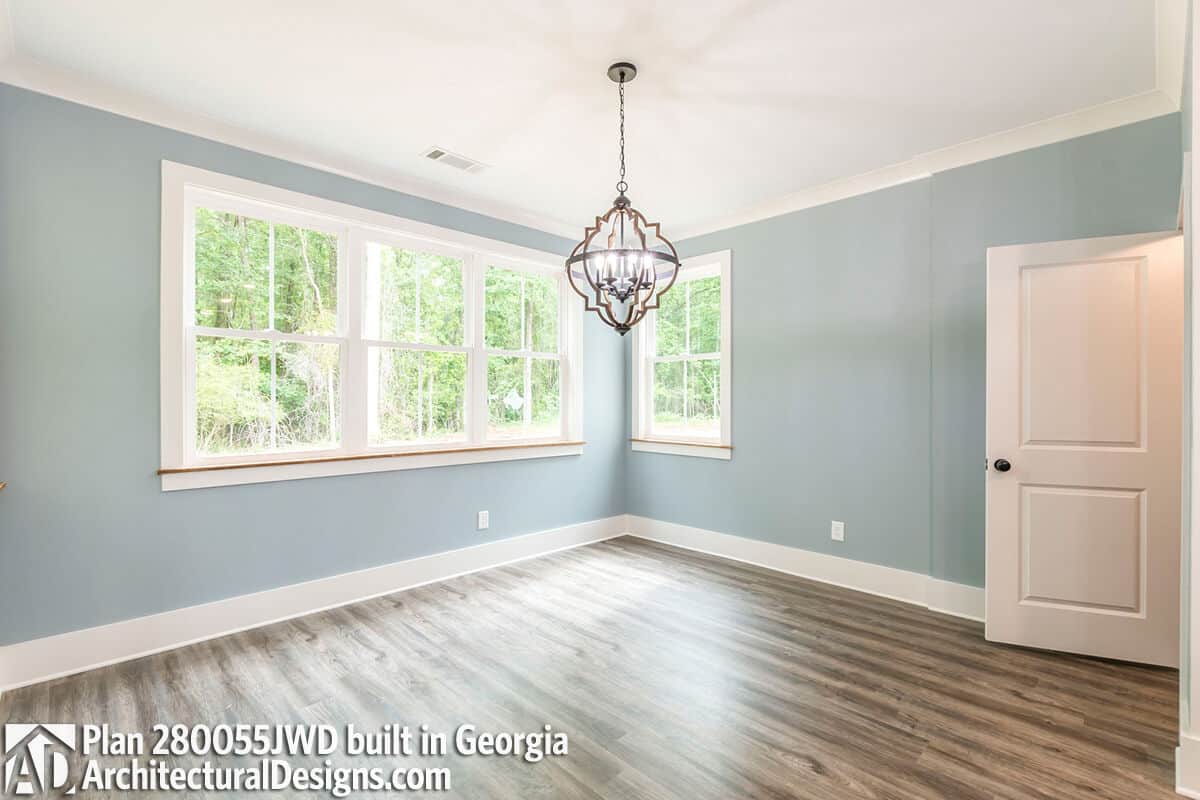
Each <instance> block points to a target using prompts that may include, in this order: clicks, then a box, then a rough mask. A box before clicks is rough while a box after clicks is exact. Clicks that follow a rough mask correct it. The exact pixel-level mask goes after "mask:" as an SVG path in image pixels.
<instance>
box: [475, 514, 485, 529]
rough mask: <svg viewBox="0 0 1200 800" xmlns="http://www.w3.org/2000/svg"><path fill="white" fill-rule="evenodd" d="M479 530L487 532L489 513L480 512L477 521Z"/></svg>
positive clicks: (476, 524)
mask: <svg viewBox="0 0 1200 800" xmlns="http://www.w3.org/2000/svg"><path fill="white" fill-rule="evenodd" d="M475 526H476V529H477V530H481V531H486V530H487V526H488V512H486V511H480V512H479V515H478V518H477V519H476V521H475Z"/></svg>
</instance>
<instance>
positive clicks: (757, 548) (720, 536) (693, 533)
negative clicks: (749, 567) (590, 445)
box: [627, 514, 984, 622]
mask: <svg viewBox="0 0 1200 800" xmlns="http://www.w3.org/2000/svg"><path fill="white" fill-rule="evenodd" d="M627 528H628V531H629V533H630V535H632V536H636V537H638V538H641V539H648V540H650V541H655V542H661V543H663V544H669V545H674V546H675V547H682V548H685V549H687V550H695V551H697V552H700V553H706V554H708V555H714V556H719V557H721V558H728V559H730V560H732V561H741V562H743V563H746V564H753V565H755V566H759V567H766V568H767V569H771V570H775V571H776V572H783V573H785V574H788V575H795V576H797V577H801V578H808V579H810V580H814V581H819V582H821V583H828V584H832V585H834V586H840V587H842V588H845V589H853V590H854V591H858V592H865V593H867V594H873V595H878V596H880V597H887V598H889V599H892V600H899V601H901V602H904V603H912V604H913V605H918V606H923V607H925V608H928V609H929V610H931V611H935V612H938V613H942V614H950V615H953V616H956V617H965V618H967V619H972V620H976V621H978V622H982V621H983V609H984V595H983V589H980V588H979V587H977V586H967V585H965V584H960V583H951V582H950V581H943V580H938V579H936V578H932V577H930V576H928V575H923V574H921V573H918V572H909V571H908V570H903V569H896V568H895V567H884V566H881V565H879V564H870V563H867V562H865V561H855V560H853V559H850V558H842V557H840V556H832V555H828V554H826V553H817V552H814V551H812V550H803V549H801V548H799V547H789V546H787V545H782V544H774V543H772V542H763V541H760V540H758V539H747V538H745V537H742V536H735V535H733V534H729V533H718V532H716V531H709V530H704V529H703V528H693V527H690V526H688V525H679V524H676V523H674V522H663V521H661V520H656V519H650V518H647V517H639V516H636V515H633V514H630V515H628V525H627Z"/></svg>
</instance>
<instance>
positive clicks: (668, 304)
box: [654, 283, 687, 385]
mask: <svg viewBox="0 0 1200 800" xmlns="http://www.w3.org/2000/svg"><path fill="white" fill-rule="evenodd" d="M658 303H659V306H658V311H656V312H654V338H655V351H654V352H655V353H656V354H657V355H660V356H678V355H683V354H685V353H686V352H687V349H686V339H685V337H686V335H687V284H686V283H676V284H675V285H674V286H672V287H671V288H670V289H668V290H667V293H666V294H664V295H663V296H662V297H660V298H659V300H658ZM681 385H682V384H681Z"/></svg>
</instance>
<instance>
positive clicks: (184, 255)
mask: <svg viewBox="0 0 1200 800" xmlns="http://www.w3.org/2000/svg"><path fill="white" fill-rule="evenodd" d="M198 206H204V207H208V208H216V209H219V210H227V211H234V212H236V213H242V214H245V215H248V216H253V217H255V218H258V219H267V220H269V221H272V222H276V223H286V224H290V225H295V226H300V227H304V228H308V229H313V230H320V231H323V232H327V233H333V234H336V235H337V237H338V289H337V294H338V323H337V330H336V331H335V332H333V333H331V334H329V335H322V336H308V335H300V334H284V333H279V332H276V331H273V330H268V331H238V330H230V329H225V328H219V329H210V328H207V327H203V326H198V325H197V324H196V319H195V279H194V268H195V265H194V261H195V209H196V208H197V207H198ZM368 242H378V243H380V244H383V245H386V246H392V247H401V248H409V249H416V250H421V251H424V252H431V253H437V254H441V255H449V256H453V257H455V258H459V259H461V260H462V264H463V299H464V305H465V312H464V325H465V329H464V332H465V335H464V343H463V345H462V346H452V347H441V346H438V345H420V344H410V343H405V344H403V345H402V346H403V347H404V348H405V349H410V350H453V351H456V352H466V354H467V364H468V374H467V389H466V393H467V394H466V399H465V404H466V408H465V421H466V437H465V439H460V440H455V441H446V442H417V443H404V444H399V443H397V444H395V445H392V444H389V445H377V446H372V445H370V443H369V441H368V431H367V407H368V401H369V398H368V397H367V352H368V347H369V346H372V345H383V346H392V345H393V344H394V343H392V342H382V341H376V340H374V339H367V338H365V336H364V326H363V313H364V306H365V287H364V283H363V278H364V273H365V268H364V257H365V253H366V245H367V243H368ZM562 264H563V261H562V257H561V256H559V255H556V254H554V253H548V252H542V251H539V250H533V249H530V248H525V247H520V246H517V245H511V244H508V243H506V242H499V241H495V240H492V239H486V238H483V237H480V236H474V235H471V234H466V233H462V232H459V231H455V230H451V229H449V228H441V227H438V226H434V225H428V224H425V223H421V222H416V221H414V220H410V219H405V218H402V217H396V216H392V215H389V214H383V213H380V212H376V211H371V210H368V209H363V208H359V207H356V206H351V205H347V204H344V203H338V202H335V201H331V200H325V199H323V198H318V197H313V196H310V195H305V194H301V193H299V192H293V191H289V190H286V189H280V188H278V187H274V186H269V185H266V184H261V183H256V182H253V181H248V180H244V179H242V178H236V177H233V176H229V175H223V174H220V173H216V172H210V171H208V170H202V169H198V168H196V167H190V166H186V165H183V164H176V163H174V162H170V161H163V162H162V264H161V335H160V368H161V376H160V391H161V469H160V475H161V478H162V488H163V490H164V491H170V490H175V489H191V488H199V487H205V486H226V485H234V484H243V483H261V482H267V481H279V480H290V479H295V478H309V477H320V476H325V475H348V474H356V473H364V472H380V471H391V470H404V469H419V468H424V467H435V466H448V465H452V464H469V463H479V462H484V461H509V460H515V459H525V458H549V457H556V456H564V455H579V454H581V453H582V452H583V442H582V441H581V438H582V398H583V391H582V389H583V352H582V350H583V348H582V340H583V309H582V304H581V303H574V302H571V299H572V298H571V297H570V296H569V293H568V289H569V287H568V286H567V285H566V279H565V271H564V269H563V266H562ZM488 266H497V267H503V268H506V269H514V270H523V271H528V272H532V273H536V274H539V275H546V276H551V277H554V278H555V279H556V280H557V281H558V286H559V295H558V296H559V326H558V327H559V346H558V353H557V355H555V354H536V355H537V357H551V358H553V357H557V358H558V360H559V365H560V373H559V376H560V377H559V381H560V392H561V395H560V409H561V418H562V428H561V431H560V432H559V435H556V436H547V437H540V438H532V437H531V438H523V439H512V438H509V439H493V440H488V439H487V437H486V432H487V392H486V381H487V356H488V353H489V352H490V351H488V350H487V349H485V348H484V347H483V344H484V331H483V320H484V309H483V302H484V279H483V278H484V274H485V271H486V269H487V267H488ZM206 334H212V335H219V336H223V337H231V338H233V337H238V338H253V339H265V340H270V341H273V342H274V341H319V342H326V343H331V344H334V343H336V344H338V345H340V346H341V348H342V349H341V369H340V376H341V393H340V396H341V426H340V427H341V443H340V444H339V445H338V446H336V447H332V448H323V449H298V450H289V451H280V450H277V451H271V452H269V453H260V454H249V455H247V454H238V455H230V456H206V455H202V454H199V453H197V452H196V447H195V441H196V437H195V348H194V342H195V337H196V336H197V335H201V336H202V335H206ZM511 355H520V356H526V355H533V354H531V353H528V352H526V351H513V352H512V353H511Z"/></svg>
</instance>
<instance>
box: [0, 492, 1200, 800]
mask: <svg viewBox="0 0 1200 800" xmlns="http://www.w3.org/2000/svg"><path fill="white" fill-rule="evenodd" d="M625 534H632V535H633V536H638V537H640V538H643V539H650V540H653V541H658V542H663V543H665V544H670V545H675V546H677V547H683V548H687V549H690V550H697V551H700V552H703V553H709V554H711V555H715V556H720V557H722V558H728V559H732V560H734V561H742V562H746V563H749V564H755V565H758V566H762V567H766V568H768V569H773V570H777V571H779V572H784V573H787V574H789V575H798V576H800V577H804V578H810V579H812V580H817V581H821V582H822V583H830V584H834V585H837V586H843V587H845V588H848V589H854V590H856V591H860V592H867V593H869V594H875V595H881V596H884V597H890V598H893V599H895V600H902V601H904V602H906V603H914V604H916V605H920V606H925V607H927V608H930V609H932V610H934V611H939V612H942V613H945V614H953V615H955V616H960V617H967V618H970V619H976V620H981V619H982V618H983V608H984V603H983V590H982V589H979V588H977V587H974V586H965V585H963V584H958V583H951V582H949V581H942V580H937V579H935V578H931V577H929V576H928V575H922V574H919V573H916V572H909V571H907V570H902V569H895V568H893V567H883V566H880V565H878V564H868V563H866V562H862V561H854V560H851V559H848V558H839V557H838V556H831V555H826V554H824V553H815V552H812V551H809V550H801V549H800V548H797V547H787V546H785V545H779V544H772V543H770V542H762V541H758V540H756V539H746V538H743V537H741V536H733V535H731V534H727V533H717V532H715V531H708V530H703V529H701V528H692V527H689V526H686V525H677V524H675V523H672V522H662V521H659V520H654V519H648V518H646V517H638V516H633V515H618V516H615V517H608V518H606V519H599V520H594V521H591V522H583V523H579V524H576V525H567V526H565V527H562V528H555V529H553V530H548V531H541V532H538V533H531V534H526V535H524V536H514V537H512V538H509V539H502V540H500V541H496V542H488V543H486V544H481V545H476V546H474V547H464V548H461V549H459V550H450V551H447V552H444V553H437V554H435V555H431V556H424V557H422V558H414V559H410V560H407V561H397V562H395V563H392V564H385V565H383V566H379V567H371V568H369V569H364V570H358V571H356V572H347V573H343V574H341V575H334V576H332V577H329V578H320V579H318V580H313V581H307V582H305V583H297V584H293V585H290V586H283V587H280V588H278V589H269V590H267V591H263V592H256V593H254V594H247V595H241V596H238V597H231V598H228V599H226V600H217V601H215V602H212V603H205V604H203V605H198V606H189V607H188V608H181V609H177V610H175V611H166V612H163V613H161V614H153V615H151V616H147V617H138V618H136V619H130V620H123V621H121V622H114V623H112V624H109V625H100V626H98V627H95V628H87V629H84V630H80V631H72V632H69V633H63V634H58V635H56V636H47V637H45V638H42V639H33V640H30V641H27V642H18V643H16V644H11V645H7V646H5V647H0V692H3V691H5V690H8V689H15V688H17V687H19V686H27V685H29V684H33V683H41V682H42V681H47V680H52V679H54V678H59V677H62V676H64V675H71V674H74V673H77V672H84V671H86V670H89V669H95V668H97V667H103V666H106V665H108V664H115V663H118V662H121V661H128V660H130V659H134V658H140V657H141V656H146V655H150V654H152V653H159V652H162V651H164V650H170V649H172V648H175V647H183V646H185V645H188V644H193V643H195V642H201V641H204V640H206V639H213V638H216V637H218V636H225V635H228V634H231V633H237V632H238V631H244V630H248V629H250V628H256V627H259V626H262V625H269V624H271V623H273V622H279V621H281V620H285V619H292V618H294V617H300V616H304V615H305V614H312V613H315V612H318V611H323V610H325V609H328V608H336V607H337V606H343V605H347V604H349V603H354V602H358V601H360V600H366V599H369V598H371V597H378V596H380V595H385V594H391V593H392V592H398V591H401V590H404V589H411V588H414V587H416V586H422V585H424V584H427V583H433V582H436V581H441V580H446V579H447V578H452V577H454V576H456V575H464V574H466V573H469V572H477V571H479V570H483V569H489V568H491V567H498V566H501V565H503V564H509V563H512V562H514V561H521V560H523V559H527V558H534V557H536V556H540V555H545V554H547V553H552V552H555V551H557V550H565V549H567V548H571V547H578V546H579V545H584V544H590V543H592V542H599V541H604V540H605V539H612V538H614V537H617V536H621V535H625ZM1198 752H1200V749H1198ZM1196 763H1197V769H1198V771H1200V758H1198V759H1197V762H1196ZM1196 785H1200V780H1198V781H1197V783H1196ZM1198 797H1200V795H1198Z"/></svg>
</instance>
